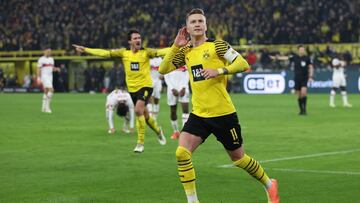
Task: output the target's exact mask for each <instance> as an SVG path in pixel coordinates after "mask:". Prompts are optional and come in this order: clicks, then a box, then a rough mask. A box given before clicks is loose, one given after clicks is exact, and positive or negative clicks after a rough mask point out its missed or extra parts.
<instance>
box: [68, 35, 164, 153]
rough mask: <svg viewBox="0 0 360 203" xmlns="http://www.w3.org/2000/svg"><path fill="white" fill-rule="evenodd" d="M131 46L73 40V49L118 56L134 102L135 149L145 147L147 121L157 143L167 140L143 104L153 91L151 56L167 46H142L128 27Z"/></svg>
mask: <svg viewBox="0 0 360 203" xmlns="http://www.w3.org/2000/svg"><path fill="white" fill-rule="evenodd" d="M127 37H128V43H129V45H130V48H128V49H126V48H121V49H113V50H105V49H92V48H88V47H84V46H80V45H76V44H73V46H74V47H75V49H76V51H78V52H80V53H83V52H86V53H89V54H92V55H96V56H101V57H108V58H109V57H119V58H121V59H122V63H123V65H124V69H125V80H126V85H127V88H128V91H129V93H130V96H131V99H132V101H133V103H134V105H135V114H136V128H137V134H138V139H137V144H136V146H135V148H134V152H137V153H141V152H143V151H144V140H145V128H146V124H147V125H148V126H149V127H150V128H151V129H152V130H153V131H154V132H155V133H156V135H157V137H158V140H159V143H160V144H161V145H165V144H166V138H165V137H164V135H163V131H162V129H161V128H159V127H158V125H157V123H156V121H155V119H154V118H152V116H150V115H149V112H148V110H147V109H146V105H147V104H148V102H149V98H150V96H151V94H152V91H153V88H152V85H153V83H152V80H151V76H150V58H154V57H158V56H162V55H165V53H166V51H167V49H151V48H143V47H142V45H141V42H142V41H141V35H140V32H139V31H137V30H130V31H129V32H128V34H127Z"/></svg>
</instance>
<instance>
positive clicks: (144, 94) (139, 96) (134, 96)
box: [129, 87, 153, 105]
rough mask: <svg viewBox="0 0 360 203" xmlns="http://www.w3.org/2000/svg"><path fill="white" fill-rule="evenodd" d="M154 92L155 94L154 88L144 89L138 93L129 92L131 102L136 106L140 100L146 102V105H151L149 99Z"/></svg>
mask: <svg viewBox="0 0 360 203" xmlns="http://www.w3.org/2000/svg"><path fill="white" fill-rule="evenodd" d="M152 92H153V88H152V87H143V88H141V89H140V90H138V91H136V92H129V93H130V96H131V100H132V101H133V103H134V105H136V102H137V101H138V100H142V101H145V105H146V104H148V103H149V99H150V97H151V94H152Z"/></svg>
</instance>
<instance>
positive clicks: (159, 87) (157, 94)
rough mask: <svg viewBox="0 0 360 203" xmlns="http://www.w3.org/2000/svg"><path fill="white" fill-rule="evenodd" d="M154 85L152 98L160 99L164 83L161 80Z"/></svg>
mask: <svg viewBox="0 0 360 203" xmlns="http://www.w3.org/2000/svg"><path fill="white" fill-rule="evenodd" d="M153 83H154V87H153V93H152V95H151V96H153V97H154V98H157V99H160V97H161V90H162V82H161V80H159V81H155V80H154V81H153Z"/></svg>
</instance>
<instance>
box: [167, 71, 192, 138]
mask: <svg viewBox="0 0 360 203" xmlns="http://www.w3.org/2000/svg"><path fill="white" fill-rule="evenodd" d="M164 78H165V82H166V85H167V103H168V105H169V106H170V119H171V126H172V127H173V130H174V132H173V134H172V135H171V138H172V139H178V138H179V135H180V132H179V126H178V121H177V112H176V109H177V103H178V102H179V103H180V104H181V107H182V112H183V113H182V126H184V124H185V122H186V121H187V120H188V118H189V73H188V71H187V69H186V66H183V67H181V68H178V69H176V70H175V71H172V72H170V73H168V74H166V75H165V76H164Z"/></svg>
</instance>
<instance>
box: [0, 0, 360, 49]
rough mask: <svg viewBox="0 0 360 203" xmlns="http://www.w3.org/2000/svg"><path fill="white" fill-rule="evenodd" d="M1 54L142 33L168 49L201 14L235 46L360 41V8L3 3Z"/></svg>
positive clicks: (186, 2) (122, 40)
mask: <svg viewBox="0 0 360 203" xmlns="http://www.w3.org/2000/svg"><path fill="white" fill-rule="evenodd" d="M0 4H1V7H0V50H6V51H10V50H39V49H41V48H43V47H45V46H50V47H52V49H65V50H71V44H72V43H78V44H86V45H87V46H90V47H105V48H112V47H119V46H126V45H127V40H126V36H125V34H126V30H128V29H130V28H138V29H140V31H141V33H142V34H143V37H144V41H145V45H148V46H151V47H163V46H167V45H168V44H169V43H170V42H169V38H168V37H170V39H172V37H173V36H175V34H176V32H177V28H180V27H181V26H182V25H184V22H183V19H184V15H185V13H186V12H185V11H188V10H190V8H194V7H201V8H203V9H204V10H205V12H206V13H207V16H208V23H209V25H208V27H209V29H208V36H210V37H214V38H222V39H225V40H226V41H228V42H229V43H231V44H233V45H238V44H251V43H253V44H281V43H286V44H289V43H327V42H335V43H337V42H358V41H359V34H360V33H359V30H360V26H359V15H358V13H357V11H358V10H359V7H360V5H359V3H358V1H351V0H343V1H337V0H316V1H312V0H304V1H287V0H272V1H271V0H248V1H236V0H224V1H215V0H206V1H204V0H180V1H166V0H153V1H145V0H133V1H127V0H108V1H97V0H79V1H72V0H37V1H35V0H10V1H8V0H0Z"/></svg>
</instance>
